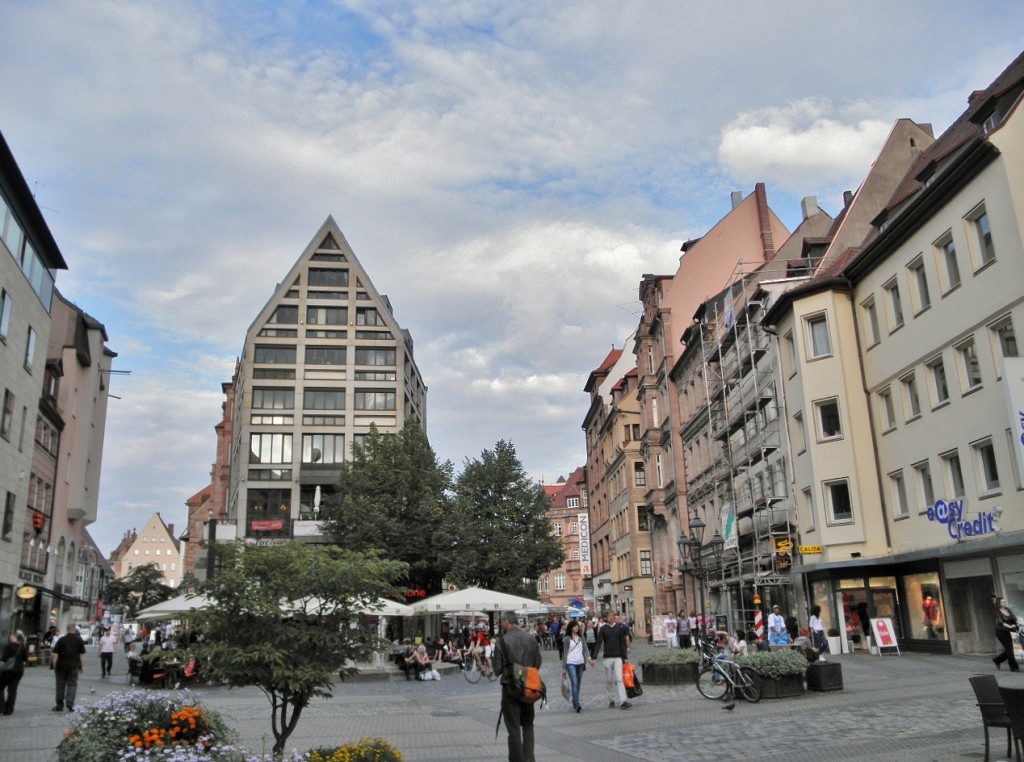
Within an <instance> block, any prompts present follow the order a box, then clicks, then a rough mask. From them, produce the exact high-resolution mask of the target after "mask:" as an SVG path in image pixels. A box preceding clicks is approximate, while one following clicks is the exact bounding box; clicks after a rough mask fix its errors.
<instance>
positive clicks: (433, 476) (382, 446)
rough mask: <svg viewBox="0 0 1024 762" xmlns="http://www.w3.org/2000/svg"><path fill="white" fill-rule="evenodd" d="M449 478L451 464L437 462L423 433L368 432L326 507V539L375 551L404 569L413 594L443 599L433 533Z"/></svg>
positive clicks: (444, 506)
mask: <svg viewBox="0 0 1024 762" xmlns="http://www.w3.org/2000/svg"><path fill="white" fill-rule="evenodd" d="M451 479H452V465H451V463H450V462H448V461H445V462H444V463H438V460H437V455H436V454H435V453H434V451H433V449H431V447H430V443H429V442H428V441H427V437H426V434H424V433H423V430H422V429H421V428H420V427H419V426H417V425H415V424H412V423H410V424H408V425H406V426H405V428H403V429H402V431H400V432H399V433H398V434H382V433H380V432H379V431H377V429H376V428H375V427H371V430H370V433H369V434H368V435H367V436H366V439H365V440H364V442H363V443H362V444H361V445H359V444H357V445H356V446H354V447H353V448H352V460H351V461H350V462H346V463H345V464H344V467H343V469H342V474H341V478H340V479H339V481H338V486H337V492H336V494H335V495H333V496H332V497H331V498H330V499H329V500H328V501H327V503H326V505H325V506H324V509H323V514H322V516H323V519H324V520H323V529H324V533H325V534H326V535H327V536H328V537H330V538H331V540H332V541H333V542H335V543H337V544H338V545H339V546H341V547H343V548H349V549H352V550H368V549H378V550H380V551H381V552H382V553H383V554H384V555H385V556H386V557H388V558H393V559H395V560H398V561H403V562H405V563H406V564H408V566H409V575H408V577H407V578H406V579H405V580H403V582H404V583H405V584H406V585H408V586H409V588H412V589H422V590H426V591H427V594H428V595H432V594H434V593H438V592H440V591H441V581H442V579H443V578H444V573H445V571H446V569H445V564H444V561H443V559H442V556H441V554H440V553H439V549H438V547H437V545H436V543H435V534H436V533H437V532H438V531H439V530H440V528H441V521H442V518H443V517H444V514H445V512H446V511H447V505H448V494H447V493H448V491H449V490H450V488H451Z"/></svg>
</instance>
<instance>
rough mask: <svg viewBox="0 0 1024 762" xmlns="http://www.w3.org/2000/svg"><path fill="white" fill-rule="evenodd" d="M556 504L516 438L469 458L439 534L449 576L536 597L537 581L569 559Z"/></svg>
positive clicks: (466, 582)
mask: <svg viewBox="0 0 1024 762" xmlns="http://www.w3.org/2000/svg"><path fill="white" fill-rule="evenodd" d="M550 506H551V500H550V498H548V496H547V495H545V494H544V490H543V489H542V488H541V486H540V485H539V484H537V483H535V482H532V481H530V479H529V478H528V477H527V475H526V472H525V471H524V470H523V465H522V463H521V462H520V461H519V457H518V455H517V454H516V449H515V447H514V446H513V445H512V443H511V442H507V441H504V440H502V441H499V442H498V443H497V444H496V445H495V446H494V449H493V450H484V451H483V453H481V455H480V458H479V459H476V460H472V461H471V460H469V459H467V460H466V463H465V467H464V468H463V470H462V473H461V474H459V477H458V478H457V479H456V482H455V499H454V503H453V506H452V510H451V511H450V512H449V513H448V514H447V516H446V520H445V525H444V527H443V529H442V531H441V532H440V533H439V534H438V538H439V542H438V545H439V547H443V548H444V551H445V554H446V556H447V557H448V558H449V559H450V565H449V566H450V568H449V579H450V580H451V581H453V582H456V583H458V584H462V585H479V586H480V587H485V588H488V589H491V590H499V591H501V592H506V593H511V594H513V595H525V596H529V597H531V598H532V597H536V595H537V589H536V582H535V581H536V579H537V578H538V577H540V575H541V574H543V573H544V572H547V571H550V570H551V569H553V568H555V567H556V566H559V565H560V564H561V563H562V561H563V559H564V558H565V554H564V552H563V550H562V543H561V542H560V541H559V540H558V538H557V537H555V536H554V535H552V533H551V523H550V522H549V521H548V519H547V517H546V512H547V510H548V508H550ZM442 541H443V542H444V544H443V545H442Z"/></svg>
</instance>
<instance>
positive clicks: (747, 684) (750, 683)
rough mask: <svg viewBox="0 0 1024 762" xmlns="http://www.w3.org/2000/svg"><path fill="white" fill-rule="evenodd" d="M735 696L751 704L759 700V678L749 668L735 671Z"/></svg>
mask: <svg viewBox="0 0 1024 762" xmlns="http://www.w3.org/2000/svg"><path fill="white" fill-rule="evenodd" d="M736 695H738V696H739V697H740V698H744V699H746V700H747V701H749V702H750V703H751V704H756V703H757V702H758V701H760V700H761V676H760V675H759V674H757V672H756V671H755V670H754V669H753V668H751V667H740V668H739V669H738V670H736Z"/></svg>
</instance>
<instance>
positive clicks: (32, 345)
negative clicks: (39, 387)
mask: <svg viewBox="0 0 1024 762" xmlns="http://www.w3.org/2000/svg"><path fill="white" fill-rule="evenodd" d="M35 356H36V329H35V328H33V327H32V326H29V328H28V337H27V339H26V343H25V370H27V371H28V372H29V373H31V372H32V361H33V360H34V359H35Z"/></svg>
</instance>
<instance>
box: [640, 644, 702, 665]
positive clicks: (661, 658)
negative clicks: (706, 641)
mask: <svg viewBox="0 0 1024 762" xmlns="http://www.w3.org/2000/svg"><path fill="white" fill-rule="evenodd" d="M699 661H700V654H699V653H697V652H696V651H694V650H693V649H691V648H657V649H655V650H654V651H649V652H648V653H645V654H644V655H643V656H641V657H640V666H641V667H661V666H669V665H672V664H696V663H697V662H699Z"/></svg>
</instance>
